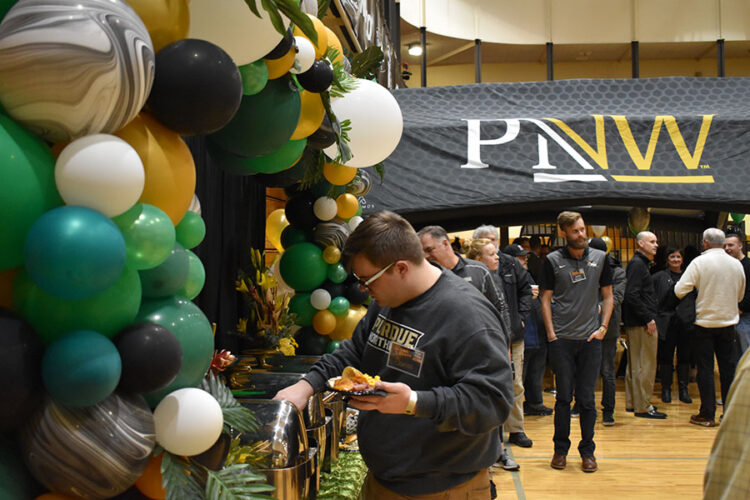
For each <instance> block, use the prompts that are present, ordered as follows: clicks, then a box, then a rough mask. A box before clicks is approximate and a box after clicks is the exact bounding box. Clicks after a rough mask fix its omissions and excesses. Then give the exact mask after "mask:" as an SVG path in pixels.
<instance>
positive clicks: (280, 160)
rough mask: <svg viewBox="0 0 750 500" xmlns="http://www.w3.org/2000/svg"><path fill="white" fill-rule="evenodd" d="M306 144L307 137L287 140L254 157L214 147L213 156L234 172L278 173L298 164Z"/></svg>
mask: <svg viewBox="0 0 750 500" xmlns="http://www.w3.org/2000/svg"><path fill="white" fill-rule="evenodd" d="M306 144H307V138H305V139H298V140H296V141H287V142H286V143H285V144H284V145H283V146H281V147H280V148H279V149H277V150H276V151H273V152H271V153H269V154H267V155H262V156H256V157H253V158H244V157H242V156H237V155H236V154H232V153H230V152H228V151H221V150H218V148H216V147H212V148H211V156H213V158H214V160H216V162H217V163H218V164H219V166H220V167H221V168H223V169H224V170H226V171H227V172H231V173H233V174H239V175H255V174H277V173H279V172H283V171H284V170H286V169H288V168H291V167H293V166H294V165H296V164H297V161H298V160H299V158H300V156H301V155H302V152H303V151H304V150H305V145H306Z"/></svg>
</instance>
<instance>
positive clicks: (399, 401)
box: [349, 382, 419, 414]
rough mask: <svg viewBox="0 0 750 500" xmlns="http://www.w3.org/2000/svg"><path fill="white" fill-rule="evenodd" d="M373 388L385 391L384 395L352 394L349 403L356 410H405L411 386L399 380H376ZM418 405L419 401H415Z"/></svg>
mask: <svg viewBox="0 0 750 500" xmlns="http://www.w3.org/2000/svg"><path fill="white" fill-rule="evenodd" d="M375 389H381V390H384V391H385V392H387V393H388V394H387V395H386V396H353V397H352V398H351V399H350V400H349V405H350V406H353V407H355V408H357V409H358V410H376V411H379V412H380V413H393V414H400V413H404V410H406V405H407V404H409V396H411V388H410V387H409V386H408V385H406V384H402V383H401V382H396V383H390V382H377V383H376V384H375ZM417 405H419V403H417Z"/></svg>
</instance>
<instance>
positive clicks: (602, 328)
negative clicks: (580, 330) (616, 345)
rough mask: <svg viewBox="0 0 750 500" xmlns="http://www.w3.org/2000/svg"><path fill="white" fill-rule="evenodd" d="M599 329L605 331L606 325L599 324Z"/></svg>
mask: <svg viewBox="0 0 750 500" xmlns="http://www.w3.org/2000/svg"><path fill="white" fill-rule="evenodd" d="M599 330H601V331H603V332H604V333H607V325H602V326H600V327H599Z"/></svg>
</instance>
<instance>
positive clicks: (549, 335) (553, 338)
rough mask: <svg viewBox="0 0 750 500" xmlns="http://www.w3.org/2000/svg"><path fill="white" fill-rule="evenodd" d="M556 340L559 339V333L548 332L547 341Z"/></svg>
mask: <svg viewBox="0 0 750 500" xmlns="http://www.w3.org/2000/svg"><path fill="white" fill-rule="evenodd" d="M555 340H557V335H555V332H552V333H548V334H547V342H554V341H555Z"/></svg>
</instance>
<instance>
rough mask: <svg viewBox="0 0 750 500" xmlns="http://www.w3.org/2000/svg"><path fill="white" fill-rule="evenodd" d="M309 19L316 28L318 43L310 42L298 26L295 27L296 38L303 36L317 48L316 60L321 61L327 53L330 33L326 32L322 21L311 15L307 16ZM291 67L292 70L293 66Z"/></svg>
mask: <svg viewBox="0 0 750 500" xmlns="http://www.w3.org/2000/svg"><path fill="white" fill-rule="evenodd" d="M307 17H309V18H310V21H312V23H313V26H314V27H315V33H317V34H318V43H315V42H313V41H312V40H310V38H308V36H307V35H305V34H304V33H302V30H301V29H299V27H298V26H295V27H294V36H303V37H305V38H307V39H308V40H310V43H312V44H313V47H315V59H320V58H321V57H323V54H325V53H326V49H327V48H328V32H326V26H325V24H323V22H322V21H321V20H320V19H318V18H317V17H315V16H313V15H311V14H307ZM289 67H290V68H291V66H289Z"/></svg>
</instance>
